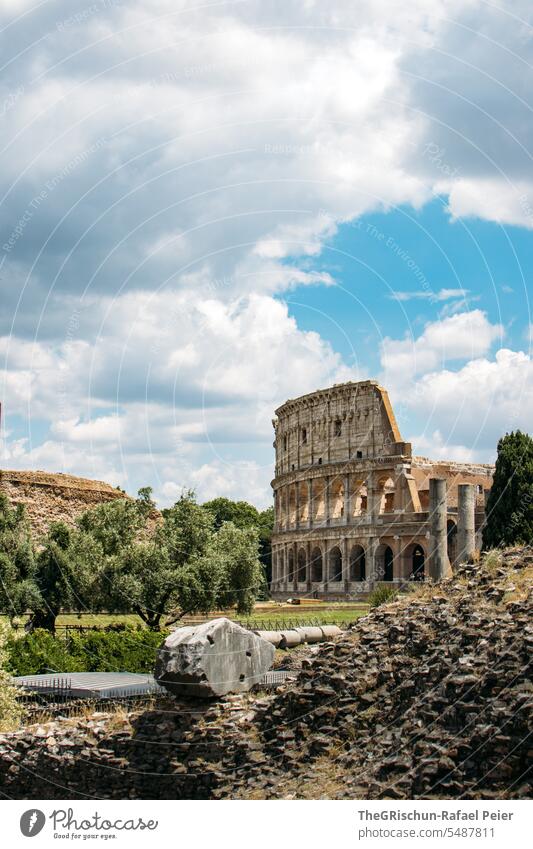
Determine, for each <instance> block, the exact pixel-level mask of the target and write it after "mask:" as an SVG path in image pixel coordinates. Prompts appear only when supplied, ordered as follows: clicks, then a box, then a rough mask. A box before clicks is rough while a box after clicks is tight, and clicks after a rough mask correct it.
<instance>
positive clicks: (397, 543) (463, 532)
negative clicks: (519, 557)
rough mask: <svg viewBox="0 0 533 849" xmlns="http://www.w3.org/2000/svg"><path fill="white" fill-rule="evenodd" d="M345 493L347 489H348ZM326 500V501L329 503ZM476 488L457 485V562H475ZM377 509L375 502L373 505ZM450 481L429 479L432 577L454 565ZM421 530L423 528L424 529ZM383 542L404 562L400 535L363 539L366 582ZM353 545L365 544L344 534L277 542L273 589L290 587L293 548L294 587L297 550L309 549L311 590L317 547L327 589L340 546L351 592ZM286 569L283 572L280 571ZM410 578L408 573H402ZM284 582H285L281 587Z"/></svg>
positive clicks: (428, 566)
mask: <svg viewBox="0 0 533 849" xmlns="http://www.w3.org/2000/svg"><path fill="white" fill-rule="evenodd" d="M345 492H346V490H345ZM326 503H327V502H326ZM475 505H476V496H475V487H474V485H473V484H459V486H458V505H457V506H458V513H457V557H456V562H458V563H461V562H472V560H473V558H474V555H475ZM374 509H375V504H374ZM447 518H448V507H447V482H446V479H444V478H433V479H430V482H429V534H428V540H427V544H426V550H425V554H426V555H427V563H426V575H428V574H429V576H430V577H431V578H432V579H433V580H442V579H443V578H445V577H446V576H447V575H449V574H450V571H451V566H450V562H449V559H448V537H447ZM421 531H422V529H421ZM380 542H383V544H387V545H389V546H390V547H391V549H392V551H393V562H395V563H398V562H400V561H401V557H400V552H401V546H402V539H401V537H400V536H397V537H395V538H394V540H389V539H387V540H386V541H385V540H383V541H381V540H380V539H379V538H378V537H368V538H365V541H364V546H363V547H364V551H365V560H366V582H367V583H368V581H369V580H372V578H373V576H374V577H375V573H376V550H377V548H378V546H379V545H380ZM354 545H362V543H359V542H358V541H357V540H353V539H351V538H348V537H344V538H342V539H340V540H322V541H316V540H312V539H307V540H304V541H291V542H287V543H280V544H278V545H274V549H273V561H272V588H273V589H274V590H276V589H279V590H282V589H285V588H288V586H287V580H286V576H287V575H288V562H289V561H288V558H289V552H290V551H291V550H292V552H293V558H294V565H293V580H292V584H291V586H292V588H293V589H294V590H295V591H298V584H299V583H301V582H299V581H298V551H299V550H301V549H304V550H305V552H306V563H307V576H306V585H307V589H308V590H311V585H312V584H313V583H315V582H312V581H311V574H310V572H311V554H312V551H313V549H314V548H315V547H317V546H319V547H320V549H321V552H322V557H323V562H322V568H323V575H322V581H321V582H320V584H321V586H320V591H321V592H327V591H328V584H329V572H328V570H329V553H330V551H331V549H332V548H335V547H338V548H339V549H340V551H341V555H342V582H341V583H342V584H344V588H345V590H346V591H348V588H349V585H350V583H352V582H351V581H350V574H349V570H350V550H351V548H352V547H353V546H354ZM282 552H283V557H284V565H283V570H281V564H280V555H281V553H282ZM282 571H283V574H281V572H282ZM399 577H400V578H405V577H407V576H406V575H401V576H399ZM377 580H379V577H378V578H377ZM281 584H285V587H282V586H281Z"/></svg>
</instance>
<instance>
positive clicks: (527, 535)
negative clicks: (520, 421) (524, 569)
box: [483, 430, 533, 548]
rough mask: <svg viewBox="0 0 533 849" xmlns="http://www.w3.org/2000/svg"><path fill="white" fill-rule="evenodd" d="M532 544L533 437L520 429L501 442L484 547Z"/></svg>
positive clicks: (485, 529)
mask: <svg viewBox="0 0 533 849" xmlns="http://www.w3.org/2000/svg"><path fill="white" fill-rule="evenodd" d="M531 543H533V439H532V438H531V436H529V435H528V434H527V433H522V432H521V431H519V430H517V431H516V432H514V431H513V433H507V434H506V435H505V436H503V437H502V438H501V439H500V441H499V442H498V456H497V459H496V469H495V472H494V482H493V485H492V489H491V491H490V494H489V497H488V499H487V520H486V525H485V528H484V529H483V548H495V547H497V546H500V545H516V544H518V545H519V544H531Z"/></svg>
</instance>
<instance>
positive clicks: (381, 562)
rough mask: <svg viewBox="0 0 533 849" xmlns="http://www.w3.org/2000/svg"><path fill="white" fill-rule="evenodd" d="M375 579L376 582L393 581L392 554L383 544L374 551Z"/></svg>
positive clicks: (388, 547) (389, 548) (387, 546)
mask: <svg viewBox="0 0 533 849" xmlns="http://www.w3.org/2000/svg"><path fill="white" fill-rule="evenodd" d="M376 577H377V579H378V581H393V580H394V553H393V551H392V548H391V547H390V545H387V543H384V542H382V543H380V545H378V547H377V549H376Z"/></svg>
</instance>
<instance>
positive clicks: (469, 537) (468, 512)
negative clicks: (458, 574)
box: [457, 483, 476, 565]
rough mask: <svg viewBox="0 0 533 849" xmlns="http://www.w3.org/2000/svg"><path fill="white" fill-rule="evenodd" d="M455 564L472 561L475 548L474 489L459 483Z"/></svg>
mask: <svg viewBox="0 0 533 849" xmlns="http://www.w3.org/2000/svg"><path fill="white" fill-rule="evenodd" d="M457 508H458V516H457V564H458V565H459V564H461V563H472V562H473V560H474V553H475V550H476V489H475V486H474V485H473V484H471V483H460V484H459V486H458V499H457Z"/></svg>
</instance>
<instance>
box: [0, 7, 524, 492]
mask: <svg viewBox="0 0 533 849" xmlns="http://www.w3.org/2000/svg"><path fill="white" fill-rule="evenodd" d="M402 10H403V13H402V15H401V16H398V14H397V4H394V3H393V2H392V0H373V2H372V3H370V4H366V5H365V6H364V8H363V7H361V5H360V4H354V3H353V2H351V0H335V2H332V3H324V2H320V0H316V2H315V0H310V2H309V3H305V4H302V3H301V2H297V0H284V2H281V0H280V2H277V0H273V2H271V3H268V4H265V3H261V2H260V0H247V2H243V3H230V2H228V3H224V2H223V3H220V4H217V5H215V6H213V5H211V6H200V5H197V6H193V7H192V8H191V6H190V4H189V5H187V4H186V3H185V2H183V3H182V2H177V0H142V2H141V0H132V2H129V3H123V4H120V3H109V2H103V0H102V2H99V0H97V2H95V3H92V4H91V5H90V6H88V5H87V4H85V3H84V0H69V2H67V0H49V2H46V3H41V4H37V5H35V4H34V3H33V2H31V0H8V2H6V3H4V4H3V5H2V9H1V10H0V47H1V55H2V75H1V77H0V79H1V83H0V118H1V119H2V128H3V139H2V145H1V148H0V160H1V166H2V167H1V170H0V175H1V176H0V286H1V294H2V300H1V307H2V308H1V310H0V356H1V357H2V365H3V372H2V385H1V388H0V400H1V402H2V409H3V420H2V430H1V432H0V463H1V465H2V466H3V467H4V468H30V469H31V468H40V469H48V470H52V471H66V472H71V473H74V474H79V475H83V476H88V477H95V478H99V479H104V480H107V481H109V482H111V483H114V484H117V485H120V486H122V487H124V488H126V489H127V490H128V491H129V492H132V493H134V492H135V491H136V490H137V489H138V487H140V486H143V485H146V484H149V485H152V486H153V487H154V492H155V495H156V497H157V499H158V500H159V502H160V503H161V504H168V503H170V502H172V500H173V499H175V498H176V497H177V496H178V495H179V493H180V492H181V491H182V489H183V488H184V487H193V488H195V489H196V491H197V493H198V496H199V498H200V499H206V498H211V497H214V496H216V495H227V496H229V497H234V498H246V499H248V500H250V501H252V502H253V503H256V504H257V505H258V506H265V505H267V504H269V503H270V502H271V492H270V488H269V481H270V478H271V476H272V472H273V450H272V425H271V419H272V415H273V411H274V409H275V408H276V406H278V405H279V404H281V403H282V402H283V401H285V400H286V399H287V398H288V397H296V396H298V395H300V394H303V393H305V392H309V391H312V390H314V389H318V388H322V387H325V386H328V385H331V384H333V383H335V382H342V381H346V380H357V379H364V378H375V379H378V380H380V381H381V382H382V383H383V385H385V386H386V388H387V389H388V390H389V392H390V395H391V398H392V400H393V403H394V406H395V410H396V413H397V417H398V419H399V423H400V427H401V430H402V433H403V435H404V438H406V439H410V440H412V442H413V448H414V450H415V452H417V453H419V454H424V455H426V456H432V457H435V458H438V457H443V458H450V459H457V460H465V461H466V460H473V461H479V462H489V461H491V460H492V459H493V458H494V454H495V445H496V442H497V439H498V437H499V436H500V435H501V434H502V433H504V432H505V431H506V430H509V429H512V428H516V427H521V428H522V429H525V430H527V429H528V428H530V423H531V421H532V417H533V381H532V374H533V373H532V367H531V359H530V328H531V322H532V319H531V308H530V303H529V291H530V288H531V277H532V268H531V264H532V259H531V257H532V251H531V241H532V234H533V179H532V176H531V175H532V173H533V171H532V169H531V158H532V156H531V153H532V141H533V132H532V120H531V116H532V107H533V103H532V92H533V86H532V85H531V82H532V80H531V67H532V64H533V51H532V44H533V40H532V39H531V8H530V4H529V3H528V2H526V0H506V2H505V3H503V4H500V6H499V7H498V8H497V7H495V6H493V5H487V4H485V3H483V2H481V0H435V2H432V3H431V4H429V3H427V2H426V0H405V3H404V4H403V7H402Z"/></svg>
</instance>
